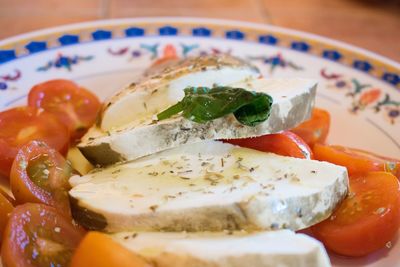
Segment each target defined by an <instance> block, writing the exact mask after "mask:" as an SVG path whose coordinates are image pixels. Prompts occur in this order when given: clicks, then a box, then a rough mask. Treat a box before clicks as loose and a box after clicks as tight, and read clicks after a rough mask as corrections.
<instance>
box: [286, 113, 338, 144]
mask: <svg viewBox="0 0 400 267" xmlns="http://www.w3.org/2000/svg"><path fill="white" fill-rule="evenodd" d="M330 122H331V117H330V115H329V112H328V111H326V110H323V109H320V108H314V109H313V111H312V113H311V118H310V119H309V120H307V121H305V122H302V123H301V124H300V125H298V126H297V127H295V128H293V129H291V131H292V132H293V133H295V134H297V135H298V136H300V137H301V138H302V139H303V140H304V141H305V142H306V143H307V144H308V145H309V146H310V147H313V146H314V145H315V144H316V143H319V144H323V143H325V141H326V138H327V137H328V133H329V127H330Z"/></svg>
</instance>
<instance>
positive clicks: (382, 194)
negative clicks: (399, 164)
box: [311, 172, 400, 256]
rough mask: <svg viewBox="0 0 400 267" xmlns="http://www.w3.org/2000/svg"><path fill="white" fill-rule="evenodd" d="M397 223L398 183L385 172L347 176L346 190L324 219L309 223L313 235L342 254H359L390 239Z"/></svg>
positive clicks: (399, 214) (399, 218) (399, 208)
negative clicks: (348, 191) (333, 209)
mask: <svg viewBox="0 0 400 267" xmlns="http://www.w3.org/2000/svg"><path fill="white" fill-rule="evenodd" d="M399 226H400V185H399V181H398V180H397V179H396V177H395V176H394V175H392V174H390V173H387V172H370V173H368V174H365V175H363V176H359V177H352V179H350V194H349V197H348V198H347V199H345V200H344V201H343V202H342V203H341V204H340V206H339V207H338V209H337V210H336V211H335V212H334V213H333V214H332V216H331V217H330V218H328V219H327V220H325V221H323V222H321V223H319V224H317V225H315V226H312V227H311V230H312V232H313V234H314V235H315V237H316V238H318V239H319V240H321V241H322V242H323V243H324V245H325V246H326V247H327V248H328V249H330V250H332V251H334V252H336V253H338V254H342V255H346V256H363V255H366V254H368V253H371V252H373V251H375V250H378V249H380V248H382V247H384V246H385V244H386V243H387V242H389V241H391V240H392V239H393V238H394V236H395V235H396V233H397V231H398V229H399Z"/></svg>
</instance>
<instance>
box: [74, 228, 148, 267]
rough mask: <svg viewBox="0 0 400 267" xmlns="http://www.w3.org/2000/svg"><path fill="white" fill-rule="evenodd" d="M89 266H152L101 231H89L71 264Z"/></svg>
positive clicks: (80, 266) (75, 266)
mask: <svg viewBox="0 0 400 267" xmlns="http://www.w3.org/2000/svg"><path fill="white" fill-rule="evenodd" d="M99 255H101V257H100V256H99ZM87 266H96V267H111V266H118V267H150V266H151V265H150V264H148V263H146V261H145V260H143V259H142V258H141V257H139V256H137V255H135V254H134V253H133V252H131V251H129V250H128V249H126V248H124V247H123V246H122V245H120V244H118V243H117V242H116V241H114V240H113V239H112V238H111V237H109V236H107V235H105V234H102V233H99V232H89V233H88V234H87V235H86V236H85V238H84V239H83V240H82V242H81V243H80V244H79V246H78V248H77V249H76V251H75V254H74V256H73V257H72V260H71V265H70V267H87Z"/></svg>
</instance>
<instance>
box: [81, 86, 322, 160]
mask: <svg viewBox="0 0 400 267" xmlns="http://www.w3.org/2000/svg"><path fill="white" fill-rule="evenodd" d="M232 86H236V87H241V88H245V89H247V90H252V91H258V92H265V93H268V94H269V95H271V96H272V98H273V101H274V103H273V105H272V107H271V115H270V117H269V118H268V119H267V120H266V121H265V122H263V123H261V124H259V125H257V126H256V127H250V126H246V125H242V124H240V123H239V122H238V121H237V120H236V119H235V118H234V116H233V115H229V116H225V117H223V118H219V119H215V120H213V121H210V122H207V123H203V124H202V123H195V122H192V121H190V120H187V119H185V118H183V117H181V116H179V115H178V116H175V117H173V118H170V119H167V120H163V121H157V122H154V121H153V120H152V118H150V119H148V120H146V121H143V122H141V124H140V125H138V124H137V122H133V123H132V124H127V125H126V126H125V127H124V128H120V129H115V130H111V131H109V132H108V134H104V132H102V131H101V130H100V129H91V130H90V131H89V132H88V133H87V134H86V135H85V136H84V138H83V139H82V142H81V143H80V144H78V148H79V149H80V150H81V152H82V153H83V154H84V155H85V157H86V158H87V159H88V160H89V161H90V162H92V163H93V164H100V165H109V164H113V163H116V162H119V161H127V160H133V159H137V158H140V157H142V156H147V155H151V154H153V153H156V152H159V151H163V150H166V149H169V148H173V147H177V146H179V145H183V144H190V143H195V142H199V141H202V140H215V139H232V138H245V137H246V138H247V137H255V136H260V135H265V134H270V133H276V132H279V131H283V130H286V129H290V128H293V127H295V126H296V125H297V124H299V123H301V122H303V121H304V120H306V119H308V118H309V116H310V114H311V110H312V108H313V106H314V100H315V93H316V82H315V81H313V80H307V79H253V80H248V81H243V82H239V83H235V84H232Z"/></svg>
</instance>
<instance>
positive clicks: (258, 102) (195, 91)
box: [157, 87, 273, 126]
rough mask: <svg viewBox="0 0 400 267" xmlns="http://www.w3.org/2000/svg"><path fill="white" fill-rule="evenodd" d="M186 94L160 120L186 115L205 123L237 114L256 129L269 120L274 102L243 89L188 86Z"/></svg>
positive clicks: (159, 115)
mask: <svg viewBox="0 0 400 267" xmlns="http://www.w3.org/2000/svg"><path fill="white" fill-rule="evenodd" d="M184 92H185V96H184V98H183V99H182V100H181V101H180V102H178V103H177V104H175V105H173V106H171V107H170V108H168V109H166V110H164V111H163V112H161V113H160V114H158V115H157V117H158V119H159V120H163V119H167V118H169V117H171V116H173V115H175V114H178V113H179V112H182V116H183V117H185V118H187V119H189V120H192V121H195V122H198V123H205V122H207V121H211V120H214V119H217V118H221V117H223V116H226V115H228V114H231V113H233V114H234V116H235V118H236V119H237V120H238V121H239V122H240V123H242V124H244V125H248V126H256V125H257V124H260V123H261V122H263V121H265V120H266V119H268V117H269V115H270V111H271V106H272V102H273V100H272V97H271V96H269V95H267V94H264V93H256V92H251V91H247V90H245V89H242V88H233V87H214V88H211V89H210V88H207V87H188V88H186V89H185V90H184Z"/></svg>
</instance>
